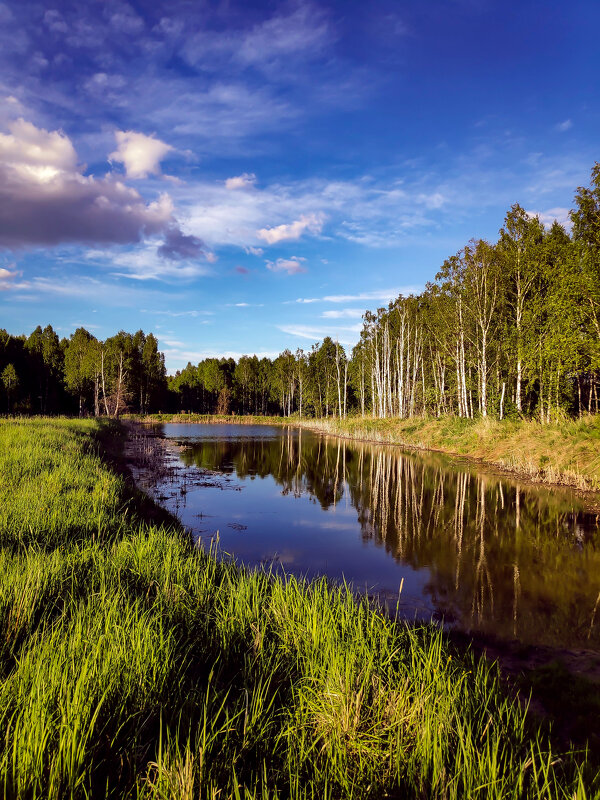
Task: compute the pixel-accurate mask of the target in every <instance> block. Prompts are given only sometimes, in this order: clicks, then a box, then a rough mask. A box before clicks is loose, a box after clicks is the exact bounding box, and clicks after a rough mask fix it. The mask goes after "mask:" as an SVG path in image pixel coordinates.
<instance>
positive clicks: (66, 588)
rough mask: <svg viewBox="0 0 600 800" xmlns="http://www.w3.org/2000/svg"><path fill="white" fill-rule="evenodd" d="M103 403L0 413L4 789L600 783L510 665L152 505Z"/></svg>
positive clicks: (514, 791)
mask: <svg viewBox="0 0 600 800" xmlns="http://www.w3.org/2000/svg"><path fill="white" fill-rule="evenodd" d="M102 430H103V427H102V426H101V425H100V424H99V423H96V422H91V421H84V422H67V421H64V420H58V421H54V422H52V421H49V420H32V421H22V422H17V421H7V422H0V471H1V472H2V475H3V476H4V480H3V482H2V484H1V485H0V560H1V562H2V570H1V573H0V598H1V601H0V626H1V627H2V648H1V652H0V670H1V679H0V727H1V729H2V736H1V738H0V741H1V742H2V745H1V746H0V786H1V787H2V793H3V796H4V797H19V798H42V797H43V798H65V797H73V798H75V797H102V798H104V797H114V798H124V797H130V798H133V797H138V798H161V800H164V798H172V799H173V800H175V798H177V799H178V800H179V799H180V798H190V800H191V798H195V797H213V798H216V797H219V798H221V799H222V800H226V799H227V798H231V799H232V800H233V798H276V797H280V798H283V797H291V798H313V797H314V798H327V797H330V798H357V799H358V798H369V797H372V798H381V797H384V796H389V797H407V798H409V797H414V798H421V797H431V798H436V797H437V798H462V797H473V798H476V797H482V798H483V797H485V798H488V797H496V798H520V797H536V798H537V797H540V798H541V797H557V798H560V797H564V798H573V797H577V798H578V800H583V798H585V797H591V796H598V784H597V780H598V778H597V777H595V776H594V771H593V770H592V769H591V765H590V764H586V762H585V754H583V753H581V754H579V755H573V754H566V755H563V756H562V758H559V757H557V755H556V753H555V752H553V751H552V749H551V746H550V743H549V741H548V740H547V739H546V738H545V737H544V736H543V735H542V734H541V733H540V732H539V731H538V730H537V728H536V727H535V725H534V724H533V722H532V721H531V720H529V719H528V715H527V713H526V712H525V710H524V709H523V708H522V707H520V706H519V705H518V704H516V703H515V702H514V701H512V700H510V699H507V698H506V696H505V695H504V693H503V691H502V689H501V687H500V685H499V682H498V678H497V674H496V671H495V670H494V669H490V668H489V667H488V666H486V665H485V663H483V662H475V661H474V659H473V658H472V657H471V656H468V655H467V656H464V657H459V656H457V655H456V654H452V652H451V651H450V650H449V649H448V645H447V644H446V642H445V640H444V638H443V636H442V635H441V633H440V632H439V631H438V630H436V629H433V628H429V627H423V628H411V627H409V626H407V625H404V624H399V623H395V622H393V621H391V620H389V619H387V618H386V617H385V616H383V615H381V614H379V613H376V612H374V611H373V610H370V609H369V607H368V605H367V604H366V603H365V602H360V603H359V602H357V601H355V600H354V598H353V597H352V595H351V594H350V593H349V592H348V591H346V590H343V589H341V590H338V589H333V588H331V587H329V586H328V585H327V584H326V583H324V582H318V583H316V584H312V585H304V584H301V583H298V582H297V581H295V580H292V579H290V580H288V581H287V582H284V581H282V580H279V579H273V578H270V577H269V576H267V575H265V574H263V573H260V572H258V573H249V572H247V571H245V570H242V569H239V568H237V567H235V566H234V565H231V564H229V563H226V562H223V561H218V560H216V559H215V558H213V557H212V556H211V555H210V554H206V553H203V552H202V551H200V550H198V549H197V548H196V547H194V546H193V544H192V543H191V542H190V541H188V540H187V539H186V538H185V537H184V536H183V534H182V533H181V532H179V531H177V530H175V529H172V530H166V529H158V528H156V527H148V526H146V525H144V524H143V521H142V519H140V517H139V515H138V511H137V509H138V505H137V504H136V502H135V498H133V497H132V496H131V495H130V494H129V493H128V491H127V489H126V486H125V485H124V483H123V481H122V480H121V479H120V478H119V477H117V476H116V475H115V474H114V473H113V472H111V471H110V470H109V469H108V468H107V466H106V464H105V463H103V461H102V460H101V458H100V457H99V455H97V451H98V450H101V444H100V437H101V434H102Z"/></svg>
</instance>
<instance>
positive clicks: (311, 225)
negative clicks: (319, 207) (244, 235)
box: [257, 214, 323, 244]
mask: <svg viewBox="0 0 600 800" xmlns="http://www.w3.org/2000/svg"><path fill="white" fill-rule="evenodd" d="M322 227H323V215H322V214H307V215H303V216H301V217H300V219H298V220H296V221H295V222H291V223H290V224H288V225H277V226H276V227H275V228H261V229H260V230H259V231H257V236H259V238H261V239H264V241H265V242H266V243H267V244H276V243H277V242H286V241H290V240H296V239H299V238H300V237H301V236H302V234H303V233H304V231H310V232H311V233H320V232H321V228H322Z"/></svg>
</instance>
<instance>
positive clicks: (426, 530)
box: [163, 425, 600, 649]
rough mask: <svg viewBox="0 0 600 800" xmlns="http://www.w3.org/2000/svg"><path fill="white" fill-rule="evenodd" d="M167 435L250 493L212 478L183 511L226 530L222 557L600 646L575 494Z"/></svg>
mask: <svg viewBox="0 0 600 800" xmlns="http://www.w3.org/2000/svg"><path fill="white" fill-rule="evenodd" d="M236 427H237V430H236V429H235V428H236ZM232 428H233V429H234V430H231V429H232ZM190 429H191V430H190ZM225 429H227V430H226V431H225ZM163 433H164V435H166V436H169V437H174V438H177V439H181V440H184V441H185V442H186V444H187V447H186V448H185V449H184V450H183V452H182V454H181V459H182V461H183V462H184V463H185V464H186V465H188V466H195V467H196V468H200V470H201V471H202V473H201V474H204V473H205V472H206V473H207V474H209V473H210V474H212V473H214V472H216V473H219V474H221V475H224V476H229V478H230V481H233V482H234V485H230V484H227V485H226V486H225V487H223V486H221V488H238V489H242V491H241V492H237V493H233V492H231V493H230V492H228V493H227V494H226V495H223V494H221V493H220V492H214V491H211V490H210V488H206V481H205V485H204V487H199V488H198V489H197V491H190V492H186V493H185V496H184V498H183V499H182V498H181V495H178V497H179V500H178V503H179V508H178V512H179V514H180V516H181V518H182V520H183V521H184V522H185V523H186V524H188V525H190V526H191V527H192V528H194V529H196V530H197V531H198V532H199V533H201V534H207V533H211V532H212V531H214V530H216V529H219V531H220V536H221V542H222V544H223V546H224V547H225V548H226V549H228V550H229V551H230V552H233V553H234V554H236V555H237V556H238V557H240V558H241V559H242V560H244V561H246V562H248V563H259V562H265V561H268V560H270V559H271V558H275V559H276V560H278V561H280V562H281V563H283V564H284V566H285V567H286V569H289V570H292V571H297V572H302V573H303V574H308V575H313V574H317V573H325V574H328V575H330V576H332V577H341V576H342V575H344V577H345V578H346V579H348V580H351V581H353V582H354V584H355V585H356V586H357V587H361V586H365V585H366V586H367V587H368V588H369V589H370V590H373V589H377V590H379V591H382V592H384V593H385V590H388V591H389V592H395V591H396V590H397V587H398V585H399V584H400V581H401V579H404V588H403V592H402V605H401V609H402V611H403V613H405V614H408V615H413V614H415V613H417V614H418V615H425V616H426V615H429V614H431V613H432V612H434V613H437V614H439V615H443V616H444V618H445V619H446V620H453V621H455V622H456V624H458V625H460V627H462V628H464V629H467V630H480V631H486V632H491V633H494V634H496V635H498V636H501V637H506V638H518V639H520V640H523V641H526V642H531V643H546V644H561V645H562V646H571V647H572V646H582V647H588V648H589V647H593V648H595V649H598V648H600V611H599V609H598V606H599V604H600V549H599V547H598V545H599V544H600V529H599V527H598V518H597V517H596V516H595V515H592V514H586V513H583V512H582V511H581V504H580V501H579V500H578V499H577V497H576V496H575V495H574V494H572V493H569V492H567V491H548V490H545V489H541V488H535V487H530V486H520V485H519V484H517V483H514V482H511V481H508V480H505V479H500V478H498V477H496V476H494V475H491V474H487V473H484V472H478V471H476V470H475V469H473V468H470V467H468V466H464V467H461V466H457V465H456V464H451V463H450V462H449V461H448V460H447V459H445V458H443V457H441V456H438V455H436V454H426V455H421V454H414V453H405V452H402V451H400V450H399V449H397V448H394V447H386V446H377V445H372V444H363V443H354V442H346V441H342V440H339V439H334V438H327V437H322V436H316V435H313V434H311V433H308V432H306V431H298V430H295V429H292V428H287V429H279V428H262V427H261V428H256V429H254V428H253V429H248V428H241V426H201V425H198V426H193V425H165V426H163ZM190 437H191V438H190ZM234 479H235V480H234ZM256 479H258V480H256ZM292 500H293V501H294V502H291V501H292ZM198 512H200V514H201V515H202V516H201V517H199V516H198ZM236 525H237V526H238V527H237V528H236Z"/></svg>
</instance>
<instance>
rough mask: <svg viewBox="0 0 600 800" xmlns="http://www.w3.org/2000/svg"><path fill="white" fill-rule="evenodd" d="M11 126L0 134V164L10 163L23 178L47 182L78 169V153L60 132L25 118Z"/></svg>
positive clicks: (10, 124) (12, 123)
mask: <svg viewBox="0 0 600 800" xmlns="http://www.w3.org/2000/svg"><path fill="white" fill-rule="evenodd" d="M8 129H9V131H10V133H8V134H4V133H0V164H6V165H10V166H11V168H12V170H13V171H14V172H16V173H17V174H18V175H20V176H22V178H23V180H25V181H38V182H40V183H47V182H48V181H51V180H52V179H53V178H56V177H57V176H59V175H60V174H61V173H69V172H73V171H74V170H75V169H76V166H77V153H76V152H75V148H74V147H73V145H72V143H71V141H70V139H69V138H68V137H67V136H65V134H64V133H62V132H61V131H46V130H44V129H43V128H36V127H35V125H32V123H31V122H26V121H25V120H24V119H22V118H20V119H17V120H15V121H14V122H11V123H9V125H8Z"/></svg>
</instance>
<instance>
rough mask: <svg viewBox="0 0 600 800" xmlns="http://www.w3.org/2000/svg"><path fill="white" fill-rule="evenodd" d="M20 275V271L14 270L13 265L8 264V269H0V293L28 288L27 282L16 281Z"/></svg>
mask: <svg viewBox="0 0 600 800" xmlns="http://www.w3.org/2000/svg"><path fill="white" fill-rule="evenodd" d="M21 275H22V273H21V271H20V270H18V269H15V265H14V264H10V265H9V268H8V269H6V267H0V292H6V291H8V290H9V289H27V288H28V287H29V284H28V283H27V282H20V281H17V278H20V277H21Z"/></svg>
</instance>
